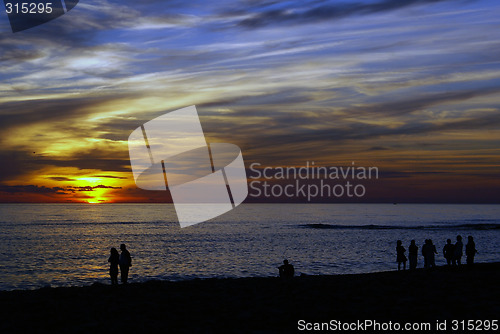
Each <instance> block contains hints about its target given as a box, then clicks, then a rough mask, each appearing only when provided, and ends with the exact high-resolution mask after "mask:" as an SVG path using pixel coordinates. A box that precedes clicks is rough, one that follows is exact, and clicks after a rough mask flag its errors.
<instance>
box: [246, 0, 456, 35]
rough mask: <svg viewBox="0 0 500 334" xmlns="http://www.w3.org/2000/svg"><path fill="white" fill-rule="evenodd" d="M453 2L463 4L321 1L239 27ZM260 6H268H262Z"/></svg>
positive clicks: (265, 13)
mask: <svg viewBox="0 0 500 334" xmlns="http://www.w3.org/2000/svg"><path fill="white" fill-rule="evenodd" d="M452 1H453V2H463V0H458V1H457V0H382V1H378V2H375V3H362V2H344V3H338V2H335V1H321V2H320V5H319V6H314V7H312V8H311V5H312V4H313V3H314V2H312V1H307V2H300V3H297V4H296V6H295V7H290V6H289V7H286V8H279V7H278V8H271V9H264V10H262V11H260V12H258V13H255V14H253V15H251V16H250V17H248V18H245V19H243V20H242V21H241V22H239V25H240V26H242V27H246V28H260V27H263V26H267V25H279V24H304V23H317V22H318V21H324V20H335V19H341V18H345V17H349V16H352V15H369V14H375V13H380V12H387V11H393V10H397V9H401V8H404V7H408V6H414V5H426V4H432V3H437V2H452ZM270 4H271V5H274V3H270ZM262 7H264V8H265V7H268V6H267V4H266V3H265V4H264V5H263V6H262Z"/></svg>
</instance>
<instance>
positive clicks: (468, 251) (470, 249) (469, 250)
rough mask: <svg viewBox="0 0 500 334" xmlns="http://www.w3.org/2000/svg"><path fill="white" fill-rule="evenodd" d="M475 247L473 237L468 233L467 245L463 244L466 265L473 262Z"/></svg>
mask: <svg viewBox="0 0 500 334" xmlns="http://www.w3.org/2000/svg"><path fill="white" fill-rule="evenodd" d="M476 253H477V249H476V244H475V243H474V238H473V237H471V236H470V235H469V237H468V238H467V245H466V246H465V255H466V256H467V265H469V266H471V265H473V264H474V256H476Z"/></svg>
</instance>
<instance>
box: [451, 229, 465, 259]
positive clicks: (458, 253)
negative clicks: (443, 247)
mask: <svg viewBox="0 0 500 334" xmlns="http://www.w3.org/2000/svg"><path fill="white" fill-rule="evenodd" d="M463 248H464V244H463V243H462V236H460V235H457V242H456V243H455V247H454V249H453V261H452V262H453V265H454V266H456V265H460V264H461V262H462V255H463Z"/></svg>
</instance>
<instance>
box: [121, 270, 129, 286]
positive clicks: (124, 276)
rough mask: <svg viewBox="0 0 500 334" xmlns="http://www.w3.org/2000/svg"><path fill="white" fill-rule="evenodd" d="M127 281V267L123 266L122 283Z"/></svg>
mask: <svg viewBox="0 0 500 334" xmlns="http://www.w3.org/2000/svg"><path fill="white" fill-rule="evenodd" d="M127 281H128V267H123V276H122V283H127Z"/></svg>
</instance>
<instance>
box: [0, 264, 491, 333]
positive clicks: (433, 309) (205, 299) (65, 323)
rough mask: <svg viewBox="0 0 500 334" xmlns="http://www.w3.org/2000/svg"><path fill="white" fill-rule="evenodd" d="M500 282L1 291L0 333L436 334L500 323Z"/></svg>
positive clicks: (317, 279)
mask: <svg viewBox="0 0 500 334" xmlns="http://www.w3.org/2000/svg"><path fill="white" fill-rule="evenodd" d="M499 283H500V263H488V264H477V265H475V266H474V268H467V267H465V266H463V267H461V268H458V269H456V268H445V267H440V268H436V269H435V270H430V271H426V270H423V269H418V270H416V271H414V272H409V271H405V272H397V271H392V272H381V273H371V274H361V275H336V276H305V277H296V278H294V279H293V280H291V281H282V280H280V279H278V278H240V279H206V280H192V281H183V282H166V281H150V282H145V283H132V284H129V285H126V286H106V285H93V286H88V287H72V288H43V289H39V290H34V291H1V292H0V304H1V306H2V310H3V311H2V316H1V319H2V320H1V321H0V332H1V333H35V332H37V333H38V332H44V333H55V332H57V333H96V332H99V333H101V332H107V333H110V332H111V333H113V332H131V333H134V332H135V333H148V332H161V333H292V332H301V331H299V327H301V328H304V326H306V324H310V325H309V326H313V323H317V322H321V323H325V322H328V323H331V321H332V320H334V321H335V320H336V321H340V322H341V323H344V322H346V323H347V322H353V321H358V320H359V321H365V320H376V321H378V322H383V321H385V322H389V321H391V322H392V323H395V322H398V323H401V324H404V323H405V322H418V323H423V322H429V323H430V324H431V325H432V326H433V327H432V329H433V330H432V331H428V332H437V330H436V329H435V325H436V320H439V321H440V322H441V323H442V322H443V321H445V320H446V321H447V329H448V331H451V327H452V321H453V320H458V321H461V320H465V322H467V320H469V319H472V320H495V319H497V321H498V318H499V315H500V287H499ZM300 320H302V321H303V322H302V325H303V326H299V321H300ZM337 324H338V323H337ZM483 329H484V328H483ZM302 332H304V331H302ZM381 332H386V331H383V330H382V331H381ZM454 332H464V331H462V330H457V331H454Z"/></svg>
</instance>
